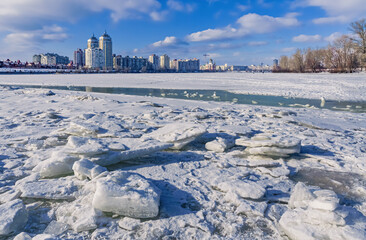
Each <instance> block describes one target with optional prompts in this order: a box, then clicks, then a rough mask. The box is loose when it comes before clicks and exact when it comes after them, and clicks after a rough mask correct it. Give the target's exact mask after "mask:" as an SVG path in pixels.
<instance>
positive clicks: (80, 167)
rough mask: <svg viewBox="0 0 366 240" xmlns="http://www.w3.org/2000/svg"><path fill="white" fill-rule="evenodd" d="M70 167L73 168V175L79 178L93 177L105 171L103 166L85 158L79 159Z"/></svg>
mask: <svg viewBox="0 0 366 240" xmlns="http://www.w3.org/2000/svg"><path fill="white" fill-rule="evenodd" d="M72 169H73V170H74V174H75V176H76V177H77V178H79V179H80V180H83V179H86V178H89V179H93V178H95V177H97V176H98V175H99V174H101V173H102V172H105V171H107V169H106V168H105V167H101V166H99V165H97V164H95V163H93V162H91V161H89V160H87V159H81V160H80V161H77V162H75V163H74V165H73V167H72Z"/></svg>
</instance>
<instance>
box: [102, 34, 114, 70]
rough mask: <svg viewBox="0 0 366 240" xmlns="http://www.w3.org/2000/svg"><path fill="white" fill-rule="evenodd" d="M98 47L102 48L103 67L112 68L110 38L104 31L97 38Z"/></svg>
mask: <svg viewBox="0 0 366 240" xmlns="http://www.w3.org/2000/svg"><path fill="white" fill-rule="evenodd" d="M99 48H100V49H101V50H103V54H104V67H103V68H104V69H105V70H111V69H113V56H112V54H113V53H112V38H111V37H110V36H109V35H108V34H107V32H104V34H103V35H102V36H101V37H100V38H99Z"/></svg>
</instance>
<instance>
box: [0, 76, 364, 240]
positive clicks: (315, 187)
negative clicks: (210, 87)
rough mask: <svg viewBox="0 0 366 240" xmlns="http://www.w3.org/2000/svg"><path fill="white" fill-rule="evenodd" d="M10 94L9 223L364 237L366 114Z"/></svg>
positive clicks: (29, 233) (5, 100)
mask: <svg viewBox="0 0 366 240" xmlns="http://www.w3.org/2000/svg"><path fill="white" fill-rule="evenodd" d="M77 76H79V75H77ZM136 76H138V75H136ZM75 85H77V84H75ZM0 93H1V94H0V113H1V115H0V131H1V135H0V172H1V174H0V203H1V205H0V212H1V214H0V235H2V236H15V235H17V234H18V233H20V232H23V233H21V234H20V235H18V236H17V239H29V238H26V237H36V239H45V238H46V237H53V238H60V239H65V238H69V239H81V238H83V237H84V238H87V239H88V238H92V239H102V238H105V239H190V238H196V239H287V237H290V238H292V239H305V238H306V239H364V238H365V237H366V236H365V227H366V217H365V215H366V204H365V200H366V186H365V181H366V180H365V179H366V153H365V152H366V148H365V146H366V137H365V136H366V134H365V133H366V125H365V122H366V114H360V113H358V114H355V113H347V112H333V111H328V110H317V109H288V108H274V107H258V106H247V105H232V104H225V103H214V102H196V101H188V100H174V99H159V98H151V97H137V96H125V95H108V94H97V93H90V94H89V93H79V92H66V91H53V92H49V91H48V90H42V89H9V88H1V89H0ZM299 140H300V141H301V147H300V145H299V143H300V142H299ZM192 141H193V142H192ZM185 144H187V145H185ZM184 145H185V146H184ZM173 146H174V149H173V150H169V149H167V148H171V147H173ZM163 149H166V150H163ZM298 151H300V153H298V154H296V153H297V152H298ZM258 153H260V154H262V155H256V154H258ZM293 153H295V154H293ZM275 155H276V156H275ZM138 156H140V157H138ZM288 156H289V157H288ZM136 157H138V158H136ZM80 159H84V160H82V161H80ZM119 161H121V162H119ZM118 162H119V163H118ZM109 163H113V165H109ZM99 165H103V167H102V166H99ZM311 169H314V170H313V171H312V170H311ZM297 181H300V182H304V183H305V185H304V184H302V185H301V184H300V185H296V183H297ZM295 185H296V187H295ZM325 189H333V190H334V192H333V191H325ZM156 214H158V215H156ZM24 219H28V221H25V220H24ZM41 234H43V235H41ZM21 237H23V238H21Z"/></svg>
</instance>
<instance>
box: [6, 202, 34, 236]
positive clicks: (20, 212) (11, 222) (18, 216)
mask: <svg viewBox="0 0 366 240" xmlns="http://www.w3.org/2000/svg"><path fill="white" fill-rule="evenodd" d="M27 221H28V212H27V210H26V209H25V206H24V204H23V202H22V201H21V200H19V199H16V200H13V201H11V202H8V203H4V204H2V205H0V236H6V235H9V234H12V233H14V232H18V231H21V230H22V229H23V228H24V227H25V225H26V223H27Z"/></svg>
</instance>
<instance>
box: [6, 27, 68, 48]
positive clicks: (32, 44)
mask: <svg viewBox="0 0 366 240" xmlns="http://www.w3.org/2000/svg"><path fill="white" fill-rule="evenodd" d="M67 38H68V35H67V33H66V32H65V30H64V29H63V28H62V27H60V26H58V25H52V26H45V27H43V28H42V29H40V30H31V31H18V32H13V33H9V34H8V35H6V36H5V38H4V40H3V41H4V43H5V44H6V46H7V47H6V49H3V51H2V52H3V53H5V54H9V53H12V54H14V55H18V54H19V53H24V52H37V51H39V50H40V49H41V46H42V44H44V43H47V42H51V41H52V42H54V41H64V40H65V39H67Z"/></svg>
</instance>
